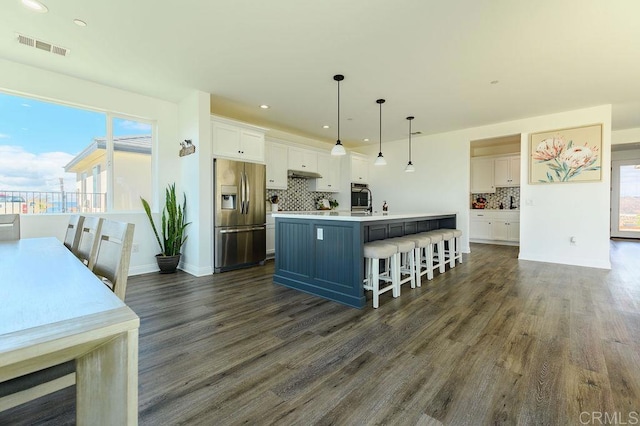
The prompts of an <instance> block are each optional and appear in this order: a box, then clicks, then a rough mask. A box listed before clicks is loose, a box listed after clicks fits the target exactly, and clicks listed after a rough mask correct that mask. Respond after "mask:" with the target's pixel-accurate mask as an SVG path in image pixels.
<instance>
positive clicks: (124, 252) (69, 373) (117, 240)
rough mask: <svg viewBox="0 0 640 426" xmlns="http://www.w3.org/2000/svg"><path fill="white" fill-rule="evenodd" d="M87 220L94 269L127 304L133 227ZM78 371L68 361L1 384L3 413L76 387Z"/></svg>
mask: <svg viewBox="0 0 640 426" xmlns="http://www.w3.org/2000/svg"><path fill="white" fill-rule="evenodd" d="M87 219H89V224H87V222H86V221H85V224H84V226H83V227H82V230H83V237H84V238H85V242H86V246H87V247H89V246H93V245H94V244H93V240H95V242H96V244H95V246H96V247H97V248H96V252H95V255H93V256H91V255H89V256H88V258H89V259H92V258H93V260H90V261H89V262H90V263H91V269H92V270H93V273H94V274H96V275H97V276H98V277H99V278H101V279H102V281H103V282H104V283H105V284H107V286H109V287H110V288H111V289H112V290H113V292H114V293H115V294H116V296H118V297H119V298H120V299H122V300H123V301H124V297H125V292H126V289H127V275H128V272H129V261H130V258H131V246H132V244H133V231H134V225H133V224H130V223H122V222H115V221H112V220H106V219H100V220H99V222H98V221H92V220H91V219H97V218H89V217H88V218H87ZM93 222H96V223H93ZM79 228H80V227H79ZM92 229H98V234H97V235H96V236H94V237H93V238H92V237H90V236H89V235H92V231H91V230H92ZM89 240H91V243H89ZM75 371H76V366H75V361H67V362H65V363H62V364H58V365H54V366H53V367H50V368H47V369H44V370H40V371H36V372H34V373H30V374H26V375H24V376H20V377H16V378H15V379H12V380H8V381H5V382H2V383H0V411H3V410H7V409H9V408H12V407H15V406H17V405H20V404H23V403H25V402H28V401H32V400H34V399H36V398H40V397H41V396H44V395H47V394H50V393H53V392H56V391H58V390H60V389H64V388H66V387H68V386H71V385H74V384H75V383H76V372H75Z"/></svg>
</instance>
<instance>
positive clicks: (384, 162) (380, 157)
mask: <svg viewBox="0 0 640 426" xmlns="http://www.w3.org/2000/svg"><path fill="white" fill-rule="evenodd" d="M376 103H377V104H378V105H380V152H378V157H377V158H376V161H374V162H373V165H374V166H386V165H387V160H385V159H384V156H383V155H382V104H383V103H385V100H384V99H378V100H377V101H376Z"/></svg>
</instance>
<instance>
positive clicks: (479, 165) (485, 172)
mask: <svg viewBox="0 0 640 426" xmlns="http://www.w3.org/2000/svg"><path fill="white" fill-rule="evenodd" d="M493 175H494V159H493V158H472V159H471V193H472V194H482V193H494V192H496V187H495V185H494V184H493V179H494V177H493Z"/></svg>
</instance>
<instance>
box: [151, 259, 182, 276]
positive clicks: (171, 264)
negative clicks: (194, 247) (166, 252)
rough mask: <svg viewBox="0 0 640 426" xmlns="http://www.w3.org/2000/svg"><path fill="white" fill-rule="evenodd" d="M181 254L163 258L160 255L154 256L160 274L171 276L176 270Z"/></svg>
mask: <svg viewBox="0 0 640 426" xmlns="http://www.w3.org/2000/svg"><path fill="white" fill-rule="evenodd" d="M181 255H182V254H176V255H175V256H163V255H162V254H156V261H157V262H158V268H160V273H161V274H173V273H174V272H176V269H177V268H178V263H180V256H181Z"/></svg>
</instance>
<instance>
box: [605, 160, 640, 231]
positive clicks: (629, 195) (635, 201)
mask: <svg viewBox="0 0 640 426" xmlns="http://www.w3.org/2000/svg"><path fill="white" fill-rule="evenodd" d="M611 163H612V174H611V236H612V237H621V238H640V160H638V159H636V160H616V161H612V162H611Z"/></svg>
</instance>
